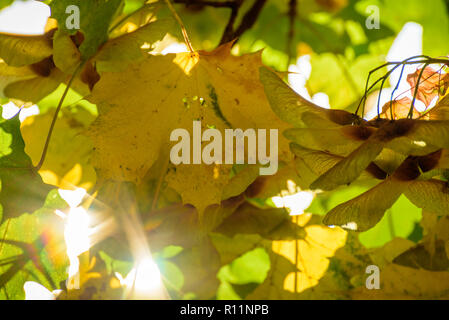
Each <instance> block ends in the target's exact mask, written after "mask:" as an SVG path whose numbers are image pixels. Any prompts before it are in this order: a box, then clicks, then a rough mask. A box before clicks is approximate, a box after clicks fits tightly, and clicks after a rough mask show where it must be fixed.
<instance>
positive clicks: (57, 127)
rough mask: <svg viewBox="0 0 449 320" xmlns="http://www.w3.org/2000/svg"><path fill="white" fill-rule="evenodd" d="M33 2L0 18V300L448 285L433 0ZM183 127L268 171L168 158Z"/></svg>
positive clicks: (448, 209) (381, 292)
mask: <svg viewBox="0 0 449 320" xmlns="http://www.w3.org/2000/svg"><path fill="white" fill-rule="evenodd" d="M13 2H14V1H12V0H0V13H1V12H2V11H1V10H7V9H8V8H9V6H11V5H12V4H13ZM44 3H46V4H47V5H49V7H50V9H51V16H50V17H49V19H48V21H47V24H46V27H45V33H44V34H42V35H33V36H30V35H17V34H8V33H0V110H1V111H3V112H2V113H3V115H4V116H3V117H0V299H23V298H25V296H26V298H31V297H36V296H38V297H41V298H58V299H129V298H155V299H165V298H174V299H423V298H427V299H447V298H449V215H448V214H449V187H448V180H449V111H448V110H449V109H448V108H449V95H448V93H447V89H448V88H449V77H448V73H447V70H448V66H449V58H447V57H446V55H447V53H448V52H449V4H447V3H445V2H444V1H442V0H434V1H431V2H425V1H420V0H404V1H400V2H399V1H395V0H384V1H377V0H363V1H356V0H245V1H243V0H212V1H208V0H171V1H168V0H159V1H152V0H150V1H146V0H48V1H44ZM70 6H74V7H75V8H77V10H78V12H76V11H70V10H69V11H68V10H67V8H68V7H70ZM77 13H79V26H78V27H77V28H72V27H71V25H70V24H69V23H68V19H77V16H76V15H77ZM376 13H378V16H376ZM73 15H75V16H73ZM370 19H378V21H375V22H376V23H377V25H376V26H375V27H370V25H369V23H368V22H369V21H370ZM72 22H73V21H72ZM410 22H414V25H415V27H416V26H417V25H419V26H420V28H422V29H421V30H422V34H419V32H418V34H419V36H418V37H415V38H413V37H412V38H410V39H408V40H407V41H409V42H406V43H404V42H400V41H399V40H400V37H399V36H400V35H401V34H403V33H404V32H405V31H404V25H406V24H407V25H410V24H409V23H410ZM376 23H375V24H376ZM75 24H76V23H75ZM401 30H402V31H401ZM398 35H399V36H398ZM411 41H416V43H415V44H414V43H410V42H411ZM421 41H422V50H419V51H420V52H416V55H415V56H409V55H407V56H403V57H400V58H399V59H397V60H391V59H389V58H388V55H389V52H390V53H391V50H392V48H393V47H395V46H396V47H397V46H398V43H399V44H400V46H402V47H406V46H407V45H410V46H415V47H420V46H421ZM394 59H396V57H395V58H394ZM404 70H405V71H404ZM407 70H408V71H407ZM404 86H405V87H406V88H407V90H405V91H403V92H401V90H403V87H404ZM386 95H388V97H387V99H385V97H386ZM320 96H321V97H323V96H325V97H327V98H328V103H327V101H326V100H325V101H324V102H323V100H320V99H319V98H320ZM1 105H3V107H1ZM35 105H37V106H38V110H39V112H38V114H33V115H30V116H27V117H22V115H23V114H24V113H26V111H27V109H28V110H29V109H30V108H32V107H33V106H35ZM12 106H15V107H16V108H20V111H18V112H17V114H16V115H15V116H13V117H6V116H5V114H6V112H5V110H6V108H11V107H12ZM329 106H330V107H329ZM195 121H201V126H202V129H204V130H206V129H208V128H209V129H215V130H218V131H219V132H221V133H223V136H225V130H227V129H237V128H240V129H242V130H246V129H254V130H256V131H257V130H259V131H258V132H260V130H263V129H266V130H270V129H275V130H278V131H279V140H278V145H277V147H278V159H279V166H278V170H277V172H276V173H275V174H274V175H261V174H260V170H259V169H260V168H261V167H262V166H263V164H260V163H256V164H253V163H249V161H245V163H243V164H242V163H238V164H232V163H225V162H220V161H218V162H217V161H215V162H214V163H211V164H208V163H204V162H202V163H198V164H186V163H181V164H177V165H176V164H174V163H172V162H171V161H170V150H171V149H172V147H173V146H174V142H173V141H171V138H170V135H171V132H173V130H175V129H178V128H182V129H185V130H187V132H188V133H189V134H191V135H194V134H195V132H194V129H193V128H192V123H194V122H195ZM248 140H249V139H248ZM193 143H194V142H193ZM201 144H202V145H201ZM207 144H208V143H207V142H205V141H202V142H200V147H203V148H204V147H205V146H206V145H207ZM233 148H235V146H234V147H233ZM203 152H204V149H203ZM189 157H190V156H189ZM248 158H249V157H248V156H247V157H246V158H245V160H248ZM370 266H375V267H377V268H378V269H379V270H380V273H379V277H380V289H371V288H370V287H369V285H368V282H369V279H368V280H367V278H368V277H369V276H370V273H369V272H368V271H367V270H369V268H368V267H370ZM367 268H368V269H367Z"/></svg>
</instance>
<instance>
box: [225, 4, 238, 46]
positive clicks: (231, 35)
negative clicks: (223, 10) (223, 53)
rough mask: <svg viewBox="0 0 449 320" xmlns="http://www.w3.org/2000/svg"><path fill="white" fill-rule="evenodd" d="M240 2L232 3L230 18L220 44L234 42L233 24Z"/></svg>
mask: <svg viewBox="0 0 449 320" xmlns="http://www.w3.org/2000/svg"><path fill="white" fill-rule="evenodd" d="M241 4H242V0H237V1H234V5H233V6H232V7H231V16H230V17H229V20H228V23H227V24H226V27H225V29H224V31H223V35H222V36H221V40H220V44H223V43H226V42H229V41H232V40H234V23H235V19H237V15H238V13H239V9H240V6H241Z"/></svg>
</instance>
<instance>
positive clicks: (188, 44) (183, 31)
mask: <svg viewBox="0 0 449 320" xmlns="http://www.w3.org/2000/svg"><path fill="white" fill-rule="evenodd" d="M165 3H166V4H167V6H168V9H169V10H170V11H171V13H172V14H173V16H174V17H175V19H176V21H177V22H178V24H179V26H180V27H181V31H182V36H183V37H184V41H185V43H186V45H187V47H188V48H189V51H190V52H192V53H193V52H194V50H193V47H192V44H191V42H190V39H189V35H188V34H187V31H186V28H185V27H184V23H182V20H181V18H180V17H179V15H178V14H177V13H176V10H175V8H174V7H173V5H172V4H171V2H170V0H165Z"/></svg>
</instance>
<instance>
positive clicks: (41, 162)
mask: <svg viewBox="0 0 449 320" xmlns="http://www.w3.org/2000/svg"><path fill="white" fill-rule="evenodd" d="M85 63H86V61H83V62H81V63H80V64H79V65H78V67H77V68H76V70H75V72H74V73H73V75H72V77H71V78H70V80H69V82H68V83H67V86H66V88H65V90H64V93H63V94H62V97H61V99H60V100H59V104H58V107H57V108H56V111H55V115H54V116H53V119H52V121H51V125H50V129H49V130H48V134H47V139H46V140H45V145H44V149H43V151H42V155H41V159H40V160H39V163H38V164H37V166H36V167H35V169H36V171H39V170H40V169H41V168H42V165H43V164H44V161H45V157H46V155H47V151H48V146H49V144H50V140H51V136H52V134H53V129H54V128H55V124H56V120H57V119H58V114H59V111H60V110H61V108H62V104H63V103H64V99H65V97H66V96H67V93H68V92H69V89H70V86H71V85H72V83H73V80H75V78H76V76H77V75H78V73H79V72H80V71H81V69H82V68H83V66H84V65H85Z"/></svg>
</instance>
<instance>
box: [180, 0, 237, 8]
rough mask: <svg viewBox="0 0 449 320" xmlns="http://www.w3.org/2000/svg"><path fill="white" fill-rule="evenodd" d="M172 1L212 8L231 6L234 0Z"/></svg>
mask: <svg viewBox="0 0 449 320" xmlns="http://www.w3.org/2000/svg"><path fill="white" fill-rule="evenodd" d="M173 3H181V4H185V5H186V7H188V6H193V5H195V6H209V7H214V8H233V7H234V6H235V3H236V1H223V2H222V1H206V0H204V1H202V0H173Z"/></svg>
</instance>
